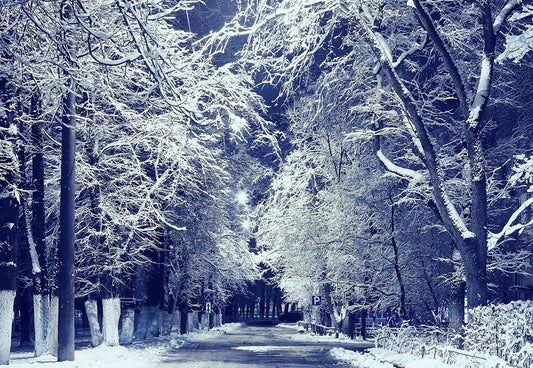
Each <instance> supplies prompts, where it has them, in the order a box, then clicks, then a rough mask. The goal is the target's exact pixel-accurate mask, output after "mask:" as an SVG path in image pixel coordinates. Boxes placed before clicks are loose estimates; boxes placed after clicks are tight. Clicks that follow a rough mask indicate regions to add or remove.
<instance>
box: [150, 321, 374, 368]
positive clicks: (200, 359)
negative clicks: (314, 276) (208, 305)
mask: <svg viewBox="0 0 533 368" xmlns="http://www.w3.org/2000/svg"><path fill="white" fill-rule="evenodd" d="M295 334H297V331H296V329H295V328H293V327H290V326H283V325H280V326H275V325H266V326H251V325H246V326H243V327H242V328H240V329H238V330H236V331H234V332H231V333H227V334H224V335H221V336H217V337H213V338H211V339H209V340H206V341H198V342H192V343H190V344H187V345H185V346H183V347H181V348H180V349H176V350H173V351H171V352H169V353H167V354H166V356H165V357H164V359H163V361H162V362H161V363H160V364H158V368H184V367H187V368H259V367H264V368H278V367H279V368H310V367H315V368H316V367H335V368H348V367H350V368H353V367H351V366H348V365H345V364H343V363H338V362H337V361H336V360H335V359H333V358H332V357H331V356H330V354H329V350H330V349H332V348H333V347H339V346H340V347H344V348H346V349H351V350H362V349H364V347H365V346H364V344H353V343H351V342H346V343H341V342H340V341H330V342H308V341H298V340H295V339H293V338H292V336H294V335H295ZM366 345H367V346H366V347H370V344H366Z"/></svg>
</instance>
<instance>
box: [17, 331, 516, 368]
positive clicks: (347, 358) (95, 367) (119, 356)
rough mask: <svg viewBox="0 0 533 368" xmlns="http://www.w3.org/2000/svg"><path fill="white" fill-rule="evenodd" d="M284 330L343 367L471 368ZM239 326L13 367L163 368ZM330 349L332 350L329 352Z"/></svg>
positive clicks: (24, 357)
mask: <svg viewBox="0 0 533 368" xmlns="http://www.w3.org/2000/svg"><path fill="white" fill-rule="evenodd" d="M281 326H283V327H284V328H287V327H291V328H294V335H293V336H292V339H293V340H296V341H298V342H313V343H319V342H324V343H327V344H325V345H329V346H335V345H334V344H332V343H334V342H337V343H338V344H339V345H341V344H342V346H344V348H341V347H334V348H332V349H330V350H329V353H330V355H331V356H332V357H333V358H335V359H337V360H338V361H339V362H340V363H342V364H345V365H351V366H353V367H357V368H396V367H403V368H464V367H469V366H470V365H469V362H468V361H465V362H464V364H459V365H449V364H445V363H442V362H440V361H438V360H435V359H427V358H426V359H421V358H419V357H416V356H413V355H410V354H397V353H394V352H391V351H387V350H383V349H378V348H371V349H368V350H367V351H366V352H364V353H361V352H355V351H352V350H349V349H350V348H351V346H352V344H353V347H354V349H356V348H357V347H358V346H359V348H360V347H361V344H363V343H364V342H363V341H362V340H350V339H349V338H347V337H344V336H340V337H339V338H337V339H336V338H335V337H333V336H315V335H313V334H311V333H307V332H304V331H302V329H299V328H298V327H296V326H295V325H281ZM241 327H242V325H241V324H239V323H231V324H226V325H224V326H222V327H219V328H216V329H213V330H211V331H205V332H195V333H191V334H189V335H186V336H180V335H177V334H173V335H171V336H170V337H165V338H155V339H150V340H146V341H143V342H136V343H134V344H132V345H131V346H128V347H124V346H117V347H107V346H100V347H97V348H87V349H83V350H77V351H76V360H75V361H74V362H61V363H57V362H56V358H55V357H52V356H44V357H38V358H34V357H33V356H32V355H33V354H32V353H30V352H27V353H17V352H15V353H13V354H12V355H11V362H10V365H11V366H13V367H15V368H36V367H38V368H108V367H109V368H152V367H153V368H155V367H158V366H162V365H160V363H161V362H162V361H163V359H164V357H165V356H167V357H168V352H169V351H173V350H174V349H179V348H180V347H182V346H183V345H185V344H189V343H195V342H200V341H205V340H210V339H213V338H217V337H220V336H221V335H224V334H228V333H231V332H235V331H238V330H240V329H241ZM328 349H329V348H328ZM496 362H497V361H495V360H494V361H490V360H487V361H486V364H484V365H478V367H480V368H489V367H496V364H495V363H496ZM470 363H471V362H470ZM499 363H500V366H499V367H501V368H503V367H505V366H504V365H501V361H499Z"/></svg>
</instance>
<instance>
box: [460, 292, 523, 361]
mask: <svg viewBox="0 0 533 368" xmlns="http://www.w3.org/2000/svg"><path fill="white" fill-rule="evenodd" d="M464 337H465V339H464V341H465V349H467V350H470V351H473V352H478V353H481V354H488V355H493V356H498V357H500V358H502V359H503V360H505V361H506V362H508V363H509V364H512V365H515V366H518V367H531V366H533V344H532V342H533V301H515V302H511V303H509V304H498V305H489V306H485V307H478V308H475V309H473V310H472V311H471V321H470V323H469V324H468V325H467V326H465V336H464Z"/></svg>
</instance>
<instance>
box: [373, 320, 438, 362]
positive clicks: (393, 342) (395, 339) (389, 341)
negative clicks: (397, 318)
mask: <svg viewBox="0 0 533 368" xmlns="http://www.w3.org/2000/svg"><path fill="white" fill-rule="evenodd" d="M446 339H447V335H446V334H445V333H444V332H443V331H441V330H440V329H438V328H428V327H426V328H417V327H414V326H411V325H409V324H408V323H404V324H403V325H402V326H401V327H400V328H391V327H387V326H384V327H382V328H380V329H378V330H377V331H376V337H375V341H376V347H381V348H384V349H387V350H392V351H396V352H398V353H410V354H414V355H419V356H424V355H425V352H426V351H427V350H428V347H431V346H437V345H448V344H447V341H446Z"/></svg>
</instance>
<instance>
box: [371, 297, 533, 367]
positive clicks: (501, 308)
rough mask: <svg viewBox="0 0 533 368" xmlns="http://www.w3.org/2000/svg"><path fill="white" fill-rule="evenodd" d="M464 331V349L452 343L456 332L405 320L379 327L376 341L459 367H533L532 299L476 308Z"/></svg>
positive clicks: (402, 351)
mask: <svg viewBox="0 0 533 368" xmlns="http://www.w3.org/2000/svg"><path fill="white" fill-rule="evenodd" d="M463 332H464V334H463V341H464V350H460V349H457V348H455V347H453V346H452V345H453V344H452V341H453V339H454V338H455V336H451V335H448V334H446V333H444V332H443V331H441V330H437V329H435V330H433V329H428V328H416V327H414V326H409V325H407V324H405V325H403V326H402V327H400V328H389V327H383V328H381V329H379V330H378V331H377V333H376V345H377V346H378V347H382V348H384V349H387V350H391V351H395V352H398V353H410V354H413V355H417V356H420V357H424V356H431V357H432V358H438V359H441V360H442V361H444V362H446V363H454V364H457V365H458V366H461V367H500V368H502V367H521V368H533V301H515V302H511V303H509V304H498V305H489V306H484V307H478V308H475V309H473V310H471V318H470V322H469V323H468V325H466V326H465V327H464V331H463Z"/></svg>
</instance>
